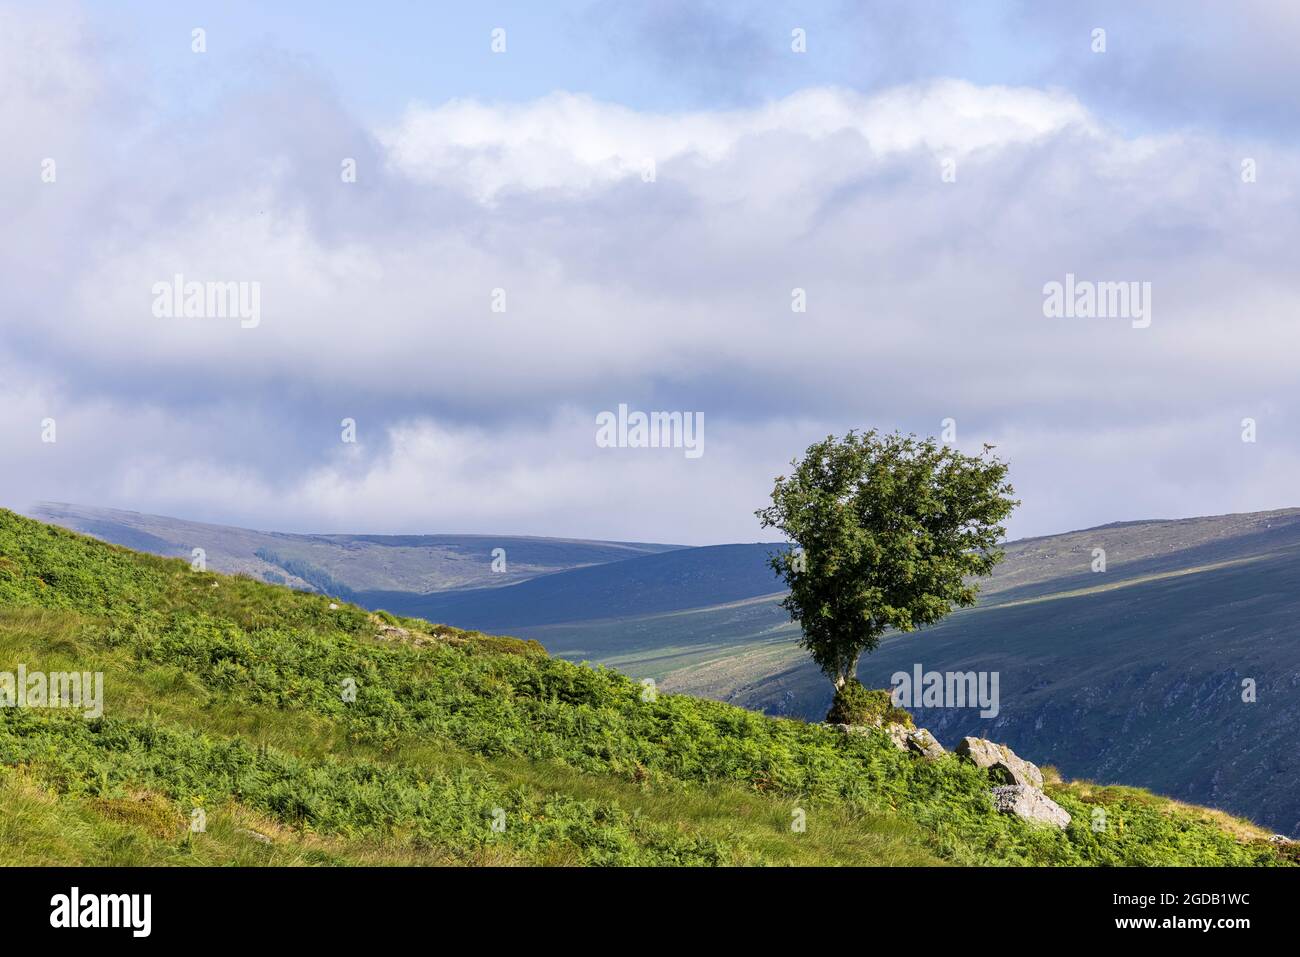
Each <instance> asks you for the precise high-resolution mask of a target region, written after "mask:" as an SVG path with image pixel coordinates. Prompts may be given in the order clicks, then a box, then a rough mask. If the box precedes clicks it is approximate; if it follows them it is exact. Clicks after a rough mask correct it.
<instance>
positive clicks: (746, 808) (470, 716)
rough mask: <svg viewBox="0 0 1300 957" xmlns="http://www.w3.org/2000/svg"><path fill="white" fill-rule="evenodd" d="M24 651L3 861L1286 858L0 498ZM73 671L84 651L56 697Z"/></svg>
mask: <svg viewBox="0 0 1300 957" xmlns="http://www.w3.org/2000/svg"><path fill="white" fill-rule="evenodd" d="M18 668H23V669H26V675H27V679H26V680H24V682H23V685H22V687H24V688H31V687H42V686H43V685H41V684H39V683H38V684H37V685H33V684H32V681H31V679H32V678H37V679H38V682H44V681H45V680H46V679H47V678H48V679H49V680H50V682H51V687H52V686H53V680H54V679H55V678H60V681H61V686H62V687H63V689H64V693H63V695H62V696H61V697H58V698H56V697H55V696H53V693H52V692H51V696H50V697H49V698H46V696H45V695H44V694H41V695H40V696H39V698H37V697H31V698H25V699H24V700H22V701H20V702H17V703H14V702H11V703H13V704H15V705H16V706H6V707H0V822H3V823H4V825H5V843H4V862H5V863H6V864H11V865H27V866H60V867H68V866H73V865H101V866H102V865H119V866H147V865H175V866H194V865H201V866H231V865H236V866H253V865H273V866H274V865H279V866H284V865H293V866H305V865H317V866H339V865H349V864H351V865H362V864H372V865H373V864H384V865H397V864H405V865H412V864H442V865H448V864H466V865H512V864H537V865H545V866H550V867H554V866H557V865H582V864H588V865H596V866H611V865H651V866H708V865H732V866H734V865H779V864H787V865H790V864H805V865H820V866H827V865H855V864H856V865H863V864H874V865H909V866H916V865H927V864H944V863H948V864H969V865H995V864H996V865H1021V866H1042V865H1101V866H1115V865H1170V866H1180V865H1181V866H1222V865H1256V866H1276V865H1287V864H1293V863H1295V860H1296V854H1295V849H1294V848H1293V847H1292V846H1290V845H1285V844H1282V843H1280V842H1275V841H1273V840H1271V839H1270V835H1269V834H1268V832H1267V831H1264V830H1261V829H1260V828H1259V827H1258V826H1256V825H1254V824H1252V823H1251V822H1249V821H1246V820H1242V819H1240V818H1235V817H1232V816H1230V815H1227V814H1224V813H1222V812H1220V811H1216V810H1212V809H1208V808H1202V807H1191V806H1188V805H1185V804H1179V803H1177V802H1174V801H1170V800H1168V799H1166V798H1162V797H1160V796H1158V795H1155V794H1151V793H1149V792H1146V791H1142V790H1139V789H1135V788H1128V787H1106V788H1099V787H1096V786H1094V785H1092V784H1089V783H1087V782H1071V781H1063V780H1060V779H1059V778H1057V777H1056V776H1055V775H1053V774H1051V773H1050V770H1049V773H1047V774H1046V775H1045V776H1044V780H1043V792H1044V793H1045V795H1047V796H1048V797H1050V798H1051V800H1052V801H1054V802H1055V803H1056V805H1057V806H1058V809H1059V810H1060V811H1063V812H1064V813H1065V814H1066V815H1068V816H1069V820H1068V821H1067V822H1064V823H1062V825H1061V826H1060V827H1054V826H1052V825H1044V824H1042V823H1033V822H1030V821H1026V820H1022V819H1021V818H1020V817H1017V816H1014V815H1011V814H1006V813H999V811H998V809H997V807H996V806H995V803H994V801H993V799H992V797H991V788H992V787H993V785H994V784H995V783H996V781H997V780H998V779H997V778H995V777H994V776H992V775H991V774H990V773H989V771H987V770H985V769H983V768H980V767H976V766H975V765H974V764H972V763H968V762H965V761H963V760H962V759H961V758H960V757H958V756H957V755H954V754H940V755H934V756H932V759H923V758H921V757H920V756H919V755H916V754H913V753H908V752H906V751H904V750H900V749H899V748H898V747H896V746H895V744H894V743H893V742H892V741H891V740H890V738H889V736H888V735H887V734H886V733H885V732H884V731H882V730H870V729H866V728H863V729H862V733H845V732H843V731H841V730H838V729H836V728H831V727H826V726H825V725H821V724H817V723H805V722H802V721H791V720H778V719H774V718H770V717H766V716H764V715H761V714H757V713H754V712H750V711H745V710H742V709H740V708H736V707H734V706H731V705H727V704H722V703H718V702H715V701H708V700H704V699H700V698H692V697H688V696H683V695H671V694H651V695H647V693H646V689H645V688H644V687H642V686H641V685H640V684H638V683H637V682H635V681H633V680H631V679H630V678H628V677H626V676H624V675H622V674H619V673H618V672H616V671H611V670H605V669H601V670H596V669H591V668H586V667H582V666H580V665H575V664H572V663H570V662H567V661H564V660H562V659H558V658H554V657H551V656H549V655H547V654H546V652H545V651H544V650H543V649H542V648H540V647H539V646H538V645H536V644H535V643H532V642H526V641H520V640H517V639H513V638H508V637H494V636H491V635H484V634H482V633H479V632H471V631H461V630H457V629H452V628H447V627H445V626H438V625H434V624H431V623H429V622H427V621H423V620H420V619H415V618H402V619H397V618H394V617H393V616H392V615H388V614H375V613H371V612H368V611H366V610H365V609H363V608H360V607H358V606H356V605H353V604H350V603H346V602H342V603H340V602H336V601H333V600H331V599H330V598H328V597H326V596H323V595H316V594H312V593H309V592H305V591H298V590H291V589H289V588H283V587H275V586H270V585H266V584H263V583H261V582H257V581H255V580H252V579H250V578H248V577H229V576H224V575H219V574H214V573H211V572H204V571H197V570H194V569H193V568H192V567H191V565H190V564H189V563H188V562H186V561H185V560H183V559H179V560H178V559H171V558H159V557H156V556H154V555H145V554H140V553H137V552H132V551H129V550H127V549H124V548H121V547H118V546H114V545H110V544H106V543H104V542H102V541H96V540H94V539H91V538H87V537H84V536H81V535H77V534H75V533H73V532H70V531H67V530H66V529H62V528H57V527H54V526H51V525H43V524H41V523H39V522H35V521H32V520H30V519H25V518H22V517H20V516H18V515H15V514H14V513H12V512H9V511H5V510H3V509H0V673H4V674H6V675H7V676H12V675H13V674H14V673H15V669H18ZM71 671H75V672H76V673H77V676H78V677H79V676H81V675H82V674H83V673H84V674H85V675H86V677H87V679H88V680H87V683H86V684H84V685H83V684H82V683H81V682H77V683H76V684H75V685H72V686H71V687H73V688H75V689H76V694H75V697H73V696H72V695H71V693H70V692H69V687H70V685H69V684H68V683H67V675H68V673H69V672H71ZM90 675H97V676H101V677H102V685H100V686H99V687H100V690H101V691H102V694H99V693H95V692H92V691H90V688H91V687H93V685H92V684H91V683H90V682H89V676H90ZM83 691H84V692H85V694H83V693H82V692H83ZM1139 733H1140V732H1139ZM1025 756H1026V757H1028V758H1031V759H1037V760H1040V761H1042V760H1044V758H1043V757H1042V756H1039V755H1033V754H1030V755H1025ZM792 809H794V813H795V814H797V815H799V816H800V817H801V819H802V817H803V815H806V824H807V826H806V828H795V827H792V826H791V821H792ZM200 810H201V811H202V815H201V819H202V820H203V826H202V828H200V829H198V830H195V829H193V828H192V822H194V821H195V820H196V819H198V818H196V814H197V813H198V812H199V811H200ZM1099 810H1104V813H1105V816H1106V821H1107V826H1106V827H1104V828H1101V829H1097V828H1095V827H1094V826H1093V821H1094V815H1095V814H1096V813H1097V812H1098V811H1099Z"/></svg>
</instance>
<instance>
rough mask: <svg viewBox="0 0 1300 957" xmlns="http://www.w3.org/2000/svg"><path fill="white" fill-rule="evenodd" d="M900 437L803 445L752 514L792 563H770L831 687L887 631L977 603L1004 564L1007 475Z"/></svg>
mask: <svg viewBox="0 0 1300 957" xmlns="http://www.w3.org/2000/svg"><path fill="white" fill-rule="evenodd" d="M991 452H992V447H991V446H987V445H986V446H985V447H984V450H983V452H982V453H981V454H980V455H977V456H969V455H963V454H962V453H960V452H957V451H955V450H954V449H952V448H950V447H948V446H945V445H941V444H939V443H937V442H936V441H935V440H934V439H932V438H931V439H924V440H922V439H918V438H917V437H916V436H913V435H909V436H902V435H899V434H897V433H894V434H892V435H880V434H879V433H877V432H876V431H875V430H872V431H870V432H865V433H860V432H856V431H850V432H849V433H848V434H847V435H846V436H845V437H844V438H843V439H837V438H835V437H834V436H828V437H827V438H826V439H825V440H824V441H822V442H817V443H815V444H813V445H811V446H809V448H808V451H807V453H805V455H804V458H803V460H802V461H795V462H792V463H791V465H792V466H793V471H792V472H791V474H790V476H789V477H786V476H781V477H779V478H777V480H776V485H775V487H774V488H773V490H772V504H771V505H770V506H768V507H767V508H764V509H760V510H759V511H758V512H757V513H756V514H757V515H758V517H759V519H760V520H761V521H762V523H763V527H764V528H777V529H780V530H781V531H782V532H783V533H785V535H786V537H787V538H788V539H790V540H791V541H793V542H795V543H796V544H797V545H798V546H799V548H800V549H801V551H800V552H786V553H783V554H780V555H775V556H773V558H772V560H771V563H772V567H773V569H774V570H775V571H776V572H777V574H779V575H781V576H782V577H783V578H784V579H785V582H786V584H787V585H788V586H789V587H790V594H789V596H788V597H787V598H786V599H785V601H784V602H783V604H784V606H785V608H786V609H787V610H788V611H789V612H790V617H791V619H792V620H794V621H797V622H799V625H800V628H801V629H802V632H803V637H802V640H801V643H802V644H803V646H804V647H805V648H807V649H808V651H809V653H810V654H811V655H812V658H813V660H814V661H816V662H817V665H818V667H820V668H821V669H822V671H823V672H825V673H826V675H827V676H828V677H830V678H831V680H832V681H833V682H834V683H835V685H836V687H839V686H840V685H841V684H843V683H844V682H845V681H847V680H848V679H849V678H852V677H853V676H854V675H855V674H856V673H857V666H858V659H859V658H861V657H862V654H863V652H867V651H872V650H874V649H875V647H876V646H877V645H878V644H879V643H880V638H881V636H882V635H883V634H884V633H885V630H886V629H888V628H894V629H895V630H897V631H912V630H914V629H916V628H918V627H920V626H922V625H929V624H933V623H934V622H936V621H939V620H940V619H941V618H943V617H944V616H945V615H947V614H948V613H949V612H951V611H952V610H953V608H954V607H964V606H968V605H972V604H974V603H975V598H976V595H977V594H978V589H977V587H976V586H975V584H974V583H973V582H971V581H970V578H971V577H973V576H979V575H987V574H988V573H989V572H990V571H992V570H993V566H994V565H996V564H997V562H998V561H999V560H1000V559H1001V557H1002V553H1001V551H1000V550H999V548H998V543H999V542H1000V541H1001V540H1002V539H1003V537H1004V536H1005V535H1006V530H1005V529H1004V528H1003V527H1002V525H1001V522H1002V521H1003V520H1004V519H1006V517H1007V516H1008V515H1010V514H1011V510H1012V508H1014V507H1015V506H1016V505H1017V504H1018V503H1017V502H1016V501H1015V500H1013V499H1012V498H1011V495H1012V494H1013V489H1012V488H1011V486H1010V485H1009V484H1008V483H1007V481H1006V475H1007V466H1006V464H1005V463H1003V462H1001V461H999V460H998V459H996V458H994V457H993V456H992V455H991Z"/></svg>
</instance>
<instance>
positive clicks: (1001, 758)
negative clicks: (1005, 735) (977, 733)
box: [957, 738, 1043, 790]
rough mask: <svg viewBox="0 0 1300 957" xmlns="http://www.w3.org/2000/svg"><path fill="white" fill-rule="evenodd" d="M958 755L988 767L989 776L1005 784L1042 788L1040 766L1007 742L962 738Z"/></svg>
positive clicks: (981, 766) (982, 766) (980, 765)
mask: <svg viewBox="0 0 1300 957" xmlns="http://www.w3.org/2000/svg"><path fill="white" fill-rule="evenodd" d="M957 756H958V757H961V758H964V759H965V760H967V761H970V762H971V763H972V764H974V765H975V766H976V767H977V768H988V770H989V776H990V777H992V778H993V779H995V780H998V781H1001V782H1003V783H1004V784H1023V785H1026V786H1028V787H1032V788H1036V789H1039V790H1041V789H1042V787H1043V772H1042V771H1040V770H1038V766H1037V765H1035V764H1033V763H1032V762H1029V761H1026V760H1025V759H1024V758H1022V757H1020V756H1019V755H1017V754H1016V752H1014V751H1012V750H1011V749H1010V748H1008V747H1007V746H1006V745H1005V744H997V743H995V742H993V741H988V740H986V739H984V738H962V739H961V743H960V744H958V745H957Z"/></svg>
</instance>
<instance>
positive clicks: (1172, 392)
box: [0, 0, 1300, 544]
mask: <svg viewBox="0 0 1300 957" xmlns="http://www.w3.org/2000/svg"><path fill="white" fill-rule="evenodd" d="M755 6H760V5H755ZM1066 6H1067V5H1064V4H1046V3H1036V4H1030V3H1018V2H1012V0H1006V2H1000V3H994V2H987V3H979V2H970V3H960V4H959V3H955V2H954V3H939V2H925V0H899V2H862V3H837V2H833V0H824V2H817V3H801V4H794V3H789V4H783V3H765V4H762V5H761V13H755V12H754V11H752V10H750V11H746V10H745V9H744V5H740V4H735V5H732V4H726V3H709V2H694V3H685V2H682V3H677V2H671V0H668V2H656V3H650V2H646V3H634V2H613V0H595V2H582V3H578V2H574V3H558V4H546V5H541V4H531V3H516V4H504V3H499V4H492V3H463V4H457V3H447V4H443V3H440V4H420V3H408V2H384V0H375V2H372V3H368V4H337V5H335V4H319V3H306V2H302V3H280V4H275V5H271V4H265V3H253V2H229V0H223V2H220V3H218V2H212V3H197V2H195V3H184V4H161V3H143V2H135V0H126V2H115V3H113V4H90V3H88V4H85V5H84V6H83V5H76V4H65V3H62V2H57V0H56V2H53V3H48V4H40V5H37V4H32V3H9V2H4V3H0V135H2V136H3V141H4V148H3V149H0V209H3V211H4V214H5V215H4V224H3V229H2V230H0V278H2V279H3V282H2V283H0V441H2V442H3V449H4V468H3V470H2V471H0V503H2V504H4V505H6V506H8V507H12V508H20V509H21V508H24V507H26V506H28V505H30V504H31V503H33V502H35V501H37V500H42V499H49V500H56V501H69V502H76V503H82V504H93V505H106V506H115V507H121V508H131V509H137V510H141V511H149V512H157V513H162V514H171V515H178V516H181V517H185V518H192V519H198V520H206V521H218V522H226V523H231V524H241V525H250V526H254V527H259V528H270V529H280V530H287V531H354V532H362V531H366V532H483V533H502V534H505V533H512V534H539V535H561V536H577V537H593V538H612V539H636V540H653V541H672V542H682V543H691V544H705V543H715V542H726V541H754V540H759V539H762V538H764V537H765V533H763V532H762V531H760V529H759V528H758V526H757V523H756V520H755V519H754V517H753V511H754V509H755V508H758V507H760V506H762V505H763V504H764V502H765V499H766V497H767V495H768V494H769V492H770V490H771V484H772V479H773V477H774V476H775V475H777V474H778V473H779V472H781V471H782V469H783V467H784V465H785V464H786V463H788V461H789V460H790V459H791V458H792V457H793V456H794V455H796V454H797V453H799V452H800V451H801V450H802V449H804V448H806V447H807V445H809V444H810V443H811V442H813V441H815V440H817V439H819V438H821V437H824V436H825V435H826V434H828V433H832V432H834V433H840V432H843V431H844V430H846V429H848V428H852V427H873V426H874V427H878V428H882V429H894V428H898V429H902V430H904V431H915V432H917V433H921V434H934V435H938V434H939V433H940V432H941V430H942V428H943V425H942V423H943V421H944V420H945V419H952V420H954V422H955V429H956V443H957V445H958V446H959V447H961V448H963V449H965V450H968V451H971V450H975V449H977V448H978V447H979V446H980V445H981V443H984V442H989V443H992V444H995V445H996V446H997V447H998V449H999V452H1000V453H1001V454H1002V455H1004V456H1005V457H1006V458H1008V459H1009V460H1010V462H1011V464H1012V480H1013V482H1014V484H1015V485H1016V488H1017V491H1018V493H1019V497H1020V498H1021V499H1022V501H1023V504H1022V505H1021V507H1020V509H1019V511H1018V513H1017V514H1016V516H1015V517H1014V519H1013V521H1012V523H1011V529H1010V530H1011V533H1012V535H1013V537H1016V536H1023V535H1036V534H1046V533H1050V532H1054V531H1063V530H1067V529H1073V528H1080V527H1085V526H1089V525H1096V524H1101V523H1105V522H1110V521H1118V520H1128V519H1138V518H1149V517H1170V518H1172V517H1181V516H1190V515H1202V514H1214V513H1222V512H1230V511H1249V510H1257V509H1266V508H1279V507H1285V506H1292V505H1300V493H1297V491H1296V488H1295V486H1296V481H1295V477H1296V475H1297V474H1300V470H1298V468H1297V466H1298V465H1300V432H1298V430H1297V428H1296V422H1297V416H1298V415H1300V402H1297V379H1298V378H1300V373H1298V370H1300V296H1298V293H1300V269H1297V267H1296V263H1297V255H1298V252H1297V251H1298V250H1300V202H1298V200H1300V136H1297V133H1298V132H1300V118H1298V117H1297V111H1298V110H1300V101H1297V99H1296V97H1295V96H1294V91H1295V90H1296V89H1297V88H1300V57H1297V56H1296V55H1295V51H1296V50H1297V49H1298V48H1300V5H1297V4H1295V3H1292V2H1289V0H1277V2H1265V0H1239V2H1237V3H1234V4H1231V5H1228V4H1222V3H1211V2H1208V0H1206V2H1200V0H1163V2H1162V0H1154V2H1150V3H1145V4H1141V5H1137V4H1132V3H1130V2H1098V3H1072V4H1069V5H1068V9H1067V8H1066ZM269 7H274V9H273V10H271V9H267V8H269ZM1138 7H1140V9H1134V8H1138ZM196 29H201V30H202V31H203V33H202V34H201V35H199V38H200V40H201V41H202V42H201V43H200V42H198V41H196V39H195V36H196V35H195V33H194V31H195V30H196ZM1099 29H1100V30H1104V31H1105V33H1104V38H1100V39H1104V52H1103V51H1100V50H1098V49H1097V48H1098V47H1099V45H1100V42H1099V34H1098V33H1097V32H1096V31H1097V30H1099ZM495 30H502V31H504V33H503V34H502V33H498V34H496V37H497V38H498V46H499V45H500V41H501V40H502V39H503V40H504V46H505V49H504V51H503V52H494V51H493V49H492V47H493V37H494V33H493V31H495ZM795 31H802V33H801V34H798V36H802V37H805V38H806V52H797V51H796V50H795V49H793V47H794V46H798V45H799V44H798V43H797V42H796V39H795V38H796V33H795ZM196 45H197V46H202V47H203V48H204V49H203V51H202V52H195V49H194V48H195V46H196ZM349 163H351V164H354V167H355V170H356V176H355V182H350V181H348V180H349V179H350V178H351V177H349V176H347V175H346V170H347V168H348V167H349ZM651 164H653V165H651ZM650 170H653V175H652V176H651V175H650V173H649V171H650ZM177 274H180V275H182V276H183V277H185V280H186V281H200V282H221V283H227V282H231V283H242V284H245V286H244V288H245V289H251V288H252V284H254V283H256V284H257V288H258V290H259V295H260V303H259V304H260V312H259V321H258V322H257V324H256V326H255V327H248V328H245V326H246V325H248V324H247V323H241V322H240V320H239V319H238V318H232V317H221V316H212V315H206V316H199V317H194V316H189V317H187V316H184V315H181V316H170V317H169V316H159V315H157V314H156V313H157V312H158V309H157V308H155V306H156V303H155V285H156V284H158V283H160V282H164V283H171V282H172V281H173V277H174V276H176V275H177ZM1067 274H1073V275H1075V276H1076V277H1078V278H1079V279H1081V280H1088V281H1097V282H1130V281H1131V282H1141V283H1150V284H1151V285H1150V289H1151V302H1150V319H1151V322H1150V325H1149V326H1147V327H1146V328H1135V326H1134V324H1133V323H1132V322H1130V321H1128V319H1126V318H1123V317H1118V318H1115V317H1112V318H1049V317H1047V316H1045V315H1044V308H1043V306H1044V293H1043V289H1044V285H1045V284H1047V283H1051V282H1063V281H1064V279H1065V277H1066V275H1067ZM796 289H799V290H803V291H804V295H805V297H806V311H803V312H796V311H794V310H793V309H792V301H793V300H792V291H793V290H796ZM496 290H501V291H503V292H502V293H496V292H494V291H496ZM500 301H504V303H505V310H504V311H503V312H502V311H494V309H493V304H494V302H497V303H499V302H500ZM620 403H625V404H627V405H628V406H629V407H630V408H631V409H634V410H635V409H639V410H646V411H656V410H663V411H683V412H693V413H698V414H701V415H702V416H703V422H704V454H703V455H702V456H700V457H698V458H691V457H688V456H686V455H684V454H683V451H682V450H681V449H632V448H600V447H598V446H597V444H596V442H595V431H596V428H595V421H596V416H597V415H598V414H599V413H601V412H602V411H606V410H614V409H617V407H618V406H619V404H620ZM1247 418H1250V419H1253V420H1254V421H1255V429H1256V434H1255V437H1256V441H1254V442H1244V441H1242V431H1243V430H1242V421H1243V419H1247ZM344 419H353V420H355V423H356V439H357V441H356V442H354V443H352V442H345V441H342V434H341V433H342V428H341V423H342V421H343V420H344ZM49 420H53V423H52V425H53V431H51V428H50V422H49ZM49 438H54V441H46V440H47V439H49Z"/></svg>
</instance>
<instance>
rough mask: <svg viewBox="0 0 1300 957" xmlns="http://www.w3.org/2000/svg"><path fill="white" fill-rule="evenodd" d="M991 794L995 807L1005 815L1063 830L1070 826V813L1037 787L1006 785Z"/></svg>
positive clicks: (995, 789)
mask: <svg viewBox="0 0 1300 957" xmlns="http://www.w3.org/2000/svg"><path fill="white" fill-rule="evenodd" d="M991 794H992V796H993V806H994V807H995V808H997V809H998V810H999V811H1000V812H1002V813H1003V814H1014V815H1016V817H1019V818H1023V819H1024V820H1026V821H1043V822H1046V823H1048V824H1054V825H1056V826H1057V827H1059V828H1060V829H1061V830H1065V829H1066V828H1067V827H1069V826H1070V813H1069V812H1068V811H1066V810H1065V808H1063V807H1061V805H1059V804H1057V803H1056V802H1055V801H1053V800H1052V799H1051V798H1049V797H1048V796H1047V795H1046V794H1044V793H1043V792H1042V791H1040V790H1038V788H1036V787H1030V786H1029V785H1027V784H1004V785H1002V786H1001V787H996V788H994V789H993V790H992V792H991Z"/></svg>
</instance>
